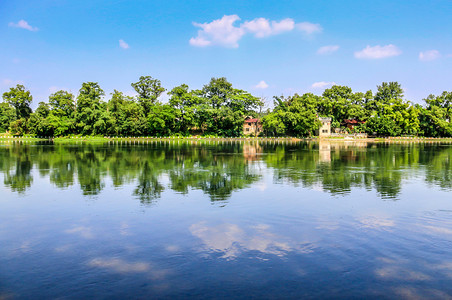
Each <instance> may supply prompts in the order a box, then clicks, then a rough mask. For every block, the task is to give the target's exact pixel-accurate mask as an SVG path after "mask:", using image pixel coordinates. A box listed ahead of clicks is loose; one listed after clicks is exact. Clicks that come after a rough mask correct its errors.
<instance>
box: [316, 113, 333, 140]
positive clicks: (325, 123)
mask: <svg viewBox="0 0 452 300" xmlns="http://www.w3.org/2000/svg"><path fill="white" fill-rule="evenodd" d="M319 121H320V123H321V125H320V128H319V129H318V130H317V131H316V134H317V135H318V136H319V137H325V136H330V135H331V118H319Z"/></svg>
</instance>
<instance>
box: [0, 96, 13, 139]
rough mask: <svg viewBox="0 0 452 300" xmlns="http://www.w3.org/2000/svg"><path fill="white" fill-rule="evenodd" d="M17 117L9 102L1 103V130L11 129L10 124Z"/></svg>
mask: <svg viewBox="0 0 452 300" xmlns="http://www.w3.org/2000/svg"><path fill="white" fill-rule="evenodd" d="M15 119H16V111H15V109H14V108H13V107H12V106H11V105H9V103H7V102H2V103H0V132H5V131H7V130H8V129H9V125H10V124H11V122H13V121H14V120H15Z"/></svg>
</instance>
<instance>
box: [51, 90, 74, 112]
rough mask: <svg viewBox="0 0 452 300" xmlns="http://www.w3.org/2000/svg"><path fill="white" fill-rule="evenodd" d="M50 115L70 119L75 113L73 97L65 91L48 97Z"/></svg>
mask: <svg viewBox="0 0 452 300" xmlns="http://www.w3.org/2000/svg"><path fill="white" fill-rule="evenodd" d="M49 104H50V106H51V109H52V113H53V114H54V115H56V116H60V117H63V116H66V117H72V116H73V114H74V113H75V102H74V95H72V94H71V93H69V92H67V91H62V90H60V91H58V92H56V93H53V94H51V95H50V96H49Z"/></svg>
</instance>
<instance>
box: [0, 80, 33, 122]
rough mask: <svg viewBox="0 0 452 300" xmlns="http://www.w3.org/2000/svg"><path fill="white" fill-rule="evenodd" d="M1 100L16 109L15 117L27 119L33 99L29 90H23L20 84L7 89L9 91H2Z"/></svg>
mask: <svg viewBox="0 0 452 300" xmlns="http://www.w3.org/2000/svg"><path fill="white" fill-rule="evenodd" d="M3 101H5V102H7V103H9V104H10V105H11V106H12V107H14V108H15V110H16V119H20V118H25V119H27V118H28V117H29V116H30V114H31V112H32V110H31V108H30V104H31V102H32V101H33V97H32V96H31V93H30V91H27V90H25V87H24V86H23V85H21V84H18V85H16V87H12V88H10V89H9V92H5V93H3Z"/></svg>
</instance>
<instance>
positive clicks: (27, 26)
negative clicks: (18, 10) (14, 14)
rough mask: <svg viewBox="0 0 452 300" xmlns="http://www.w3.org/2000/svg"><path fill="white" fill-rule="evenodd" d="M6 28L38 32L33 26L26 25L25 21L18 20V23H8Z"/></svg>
mask: <svg viewBox="0 0 452 300" xmlns="http://www.w3.org/2000/svg"><path fill="white" fill-rule="evenodd" d="M8 26H9V27H16V28H22V29H26V30H30V31H38V30H39V29H38V27H33V26H31V25H30V24H28V22H27V21H25V20H20V21H19V22H17V23H13V22H10V23H9V24H8Z"/></svg>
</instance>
